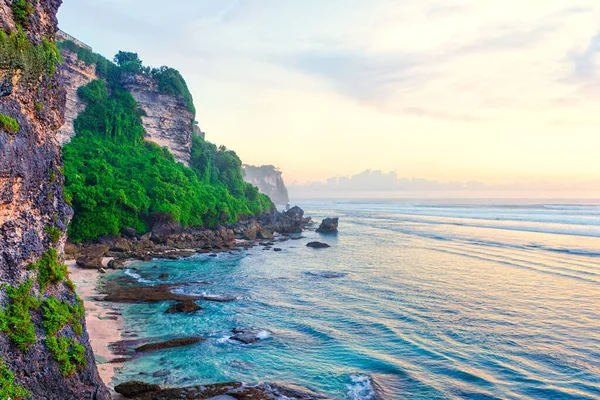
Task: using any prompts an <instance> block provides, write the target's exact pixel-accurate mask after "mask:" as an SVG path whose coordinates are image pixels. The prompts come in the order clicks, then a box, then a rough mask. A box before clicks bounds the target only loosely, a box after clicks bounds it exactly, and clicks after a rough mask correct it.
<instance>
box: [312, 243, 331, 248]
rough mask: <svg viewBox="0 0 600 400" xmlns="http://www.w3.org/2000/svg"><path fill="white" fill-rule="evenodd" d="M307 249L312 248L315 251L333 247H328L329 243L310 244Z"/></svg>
mask: <svg viewBox="0 0 600 400" xmlns="http://www.w3.org/2000/svg"><path fill="white" fill-rule="evenodd" d="M306 247H312V248H313V249H326V248H328V247H331V246H330V245H328V244H327V243H321V242H310V243H307V244H306Z"/></svg>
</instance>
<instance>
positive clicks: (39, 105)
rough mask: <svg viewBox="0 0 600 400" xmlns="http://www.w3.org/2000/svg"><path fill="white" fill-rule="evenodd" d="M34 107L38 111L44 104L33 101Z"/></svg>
mask: <svg viewBox="0 0 600 400" xmlns="http://www.w3.org/2000/svg"><path fill="white" fill-rule="evenodd" d="M35 109H36V110H38V111H42V110H43V109H44V104H42V103H40V102H39V101H38V102H37V103H35Z"/></svg>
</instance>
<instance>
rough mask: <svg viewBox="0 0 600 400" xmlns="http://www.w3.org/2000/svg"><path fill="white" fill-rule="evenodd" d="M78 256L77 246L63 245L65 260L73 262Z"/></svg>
mask: <svg viewBox="0 0 600 400" xmlns="http://www.w3.org/2000/svg"><path fill="white" fill-rule="evenodd" d="M78 256H79V247H77V245H75V244H73V243H71V242H67V243H65V259H67V260H75V259H77V257H78Z"/></svg>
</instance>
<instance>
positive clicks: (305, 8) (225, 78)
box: [59, 0, 600, 197]
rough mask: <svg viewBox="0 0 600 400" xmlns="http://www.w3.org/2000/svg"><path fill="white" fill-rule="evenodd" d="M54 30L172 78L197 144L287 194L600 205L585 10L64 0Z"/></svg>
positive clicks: (364, 1) (545, 0)
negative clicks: (270, 176)
mask: <svg viewBox="0 0 600 400" xmlns="http://www.w3.org/2000/svg"><path fill="white" fill-rule="evenodd" d="M59 21H60V28H61V29H63V30H65V31H66V32H68V33H70V34H71V35H73V36H75V37H77V38H79V39H80V40H82V41H84V42H86V43H87V44H89V45H91V46H92V47H93V48H94V51H96V52H99V53H101V54H103V55H105V56H107V57H109V58H112V55H114V54H115V53H116V52H117V51H118V50H127V51H134V52H137V53H139V55H140V58H141V59H142V60H143V61H144V63H145V64H147V65H151V66H160V65H169V66H172V67H174V68H176V69H178V70H180V71H181V72H182V74H183V76H184V77H185V78H186V80H187V82H188V85H189V87H190V90H191V92H192V95H193V96H194V100H195V104H196V108H197V110H198V113H197V120H198V121H199V125H200V127H201V128H202V130H203V131H205V132H206V134H207V139H208V140H210V141H212V142H214V143H217V144H219V145H220V144H224V145H225V146H227V147H228V148H231V149H233V150H235V151H236V152H237V154H238V155H239V156H240V157H241V158H242V160H243V161H244V162H245V163H247V164H254V165H261V164H272V165H276V166H277V167H279V168H280V169H281V170H282V171H283V173H284V179H285V180H286V182H288V183H289V184H291V186H295V187H305V188H306V187H309V186H311V185H312V187H313V188H314V182H326V181H327V180H329V182H331V179H332V178H333V179H339V177H352V176H355V175H358V174H361V173H362V172H363V171H381V172H380V173H381V174H383V175H386V174H389V173H390V172H392V173H394V174H395V175H396V176H397V178H398V179H416V180H417V181H418V180H426V181H433V182H436V183H437V184H438V185H440V186H439V187H446V189H448V186H444V185H449V183H448V182H476V184H475V183H473V185H476V186H477V185H479V186H478V187H484V188H486V189H490V188H494V189H497V188H504V189H507V188H509V187H510V188H513V189H514V188H515V187H520V188H523V187H529V188H533V189H535V188H538V187H539V188H542V187H543V190H549V191H551V192H552V191H554V192H556V193H561V194H562V195H564V196H571V195H572V196H579V195H581V193H583V192H585V193H588V195H589V193H591V192H594V194H598V197H600V184H599V182H600V157H599V156H598V153H599V149H600V134H599V133H600V132H599V131H600V65H599V64H600V22H598V21H600V3H599V2H598V1H597V0H529V1H522V0H519V1H515V0H505V1H502V2H498V1H493V0H463V1H453V0H404V1H400V0H389V1H388V0H287V1H281V0H219V1H214V0H194V1H192V0H173V1H171V2H169V3H165V2H164V1H157V0H143V1H142V0H103V1H102V2H99V1H97V0H65V1H64V3H63V6H62V8H61V10H60V12H59ZM348 179H350V178H348ZM595 184H598V185H597V186H596V187H597V188H599V189H598V190H595V189H594V185H595ZM482 185H483V186H482ZM471 188H472V187H471V186H469V189H471ZM363 189H364V188H363ZM442 190H444V189H442ZM540 190H542V189H540Z"/></svg>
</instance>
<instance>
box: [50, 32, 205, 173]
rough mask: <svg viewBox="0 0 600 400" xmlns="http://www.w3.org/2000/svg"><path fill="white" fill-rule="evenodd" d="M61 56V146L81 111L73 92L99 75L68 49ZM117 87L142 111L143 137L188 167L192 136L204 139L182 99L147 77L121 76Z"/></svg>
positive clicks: (65, 48) (90, 65) (130, 74)
mask: <svg viewBox="0 0 600 400" xmlns="http://www.w3.org/2000/svg"><path fill="white" fill-rule="evenodd" d="M61 39H65V34H62V35H61ZM78 46H79V44H78ZM73 48H74V47H73ZM61 54H62V56H63V59H64V62H63V64H62V65H61V68H60V70H61V76H62V79H63V84H64V87H65V89H66V91H67V107H66V110H65V124H64V126H63V127H62V128H61V129H60V130H59V133H58V140H59V143H60V144H61V145H64V144H65V143H68V142H69V141H70V139H71V137H73V135H74V134H75V130H74V127H73V122H74V120H75V119H76V118H77V116H78V115H79V114H80V113H81V112H82V111H84V110H85V102H83V101H82V100H81V99H80V98H79V96H78V95H77V90H78V89H79V88H80V87H83V86H85V85H87V84H88V83H90V82H92V81H93V80H95V79H99V78H100V76H99V75H98V74H96V65H95V64H94V63H93V62H89V63H88V62H86V61H82V60H80V59H79V56H78V54H77V53H75V52H74V51H71V50H70V49H69V48H68V47H63V48H62V49H61ZM121 84H122V86H123V88H124V89H125V90H127V91H128V92H129V93H131V95H132V96H133V98H134V99H135V101H136V102H137V104H138V106H139V107H140V108H141V109H142V110H143V113H142V124H143V127H144V131H145V136H144V138H145V139H146V140H149V141H151V142H154V143H156V144H158V145H159V146H161V147H167V148H168V149H169V152H170V153H171V154H173V156H174V157H175V160H176V161H177V162H181V163H183V164H184V165H186V166H188V165H189V161H190V153H191V148H192V134H196V135H198V136H200V137H202V138H204V133H203V132H202V131H201V130H200V129H199V127H198V125H196V123H195V121H194V116H195V115H194V112H192V111H191V110H190V109H189V107H188V104H187V103H186V101H185V99H184V98H183V96H180V95H175V94H170V93H165V92H164V91H161V90H160V88H159V84H158V82H157V80H156V79H154V78H153V77H152V76H151V75H144V74H136V73H123V74H122V76H121Z"/></svg>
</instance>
